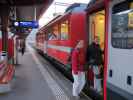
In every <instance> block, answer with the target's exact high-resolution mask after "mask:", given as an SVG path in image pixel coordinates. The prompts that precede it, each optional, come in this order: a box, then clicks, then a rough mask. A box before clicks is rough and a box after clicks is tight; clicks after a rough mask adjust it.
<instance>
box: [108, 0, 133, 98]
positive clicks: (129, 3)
mask: <svg viewBox="0 0 133 100" xmlns="http://www.w3.org/2000/svg"><path fill="white" fill-rule="evenodd" d="M109 4H110V5H109V36H108V37H109V42H108V48H109V49H108V53H109V54H108V67H107V68H108V80H107V83H108V84H107V86H108V88H110V89H111V90H113V91H115V92H117V93H119V94H121V95H122V96H124V97H126V98H127V99H128V100H132V99H133V0H113V1H111V2H110V3H109Z"/></svg>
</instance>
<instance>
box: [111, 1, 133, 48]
mask: <svg viewBox="0 0 133 100" xmlns="http://www.w3.org/2000/svg"><path fill="white" fill-rule="evenodd" d="M112 46H113V47H114V48H121V49H132V48H133V1H132V0H131V1H125V2H122V3H120V4H117V5H115V6H113V8H112Z"/></svg>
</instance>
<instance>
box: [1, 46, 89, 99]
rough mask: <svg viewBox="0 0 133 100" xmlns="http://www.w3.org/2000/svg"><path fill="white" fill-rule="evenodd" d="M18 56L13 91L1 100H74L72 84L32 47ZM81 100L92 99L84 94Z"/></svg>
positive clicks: (28, 47) (2, 96) (4, 95)
mask: <svg viewBox="0 0 133 100" xmlns="http://www.w3.org/2000/svg"><path fill="white" fill-rule="evenodd" d="M18 56H19V57H18V58H19V64H18V65H17V66H16V72H15V77H14V80H13V82H12V91H11V92H9V93H7V94H2V95H0V100H74V99H73V97H72V92H71V91H72V90H71V89H72V83H71V82H70V81H69V80H67V79H66V78H65V77H64V76H63V75H62V74H61V73H60V72H59V71H57V70H56V69H55V68H54V67H52V65H51V64H50V63H49V62H48V61H46V60H45V59H44V58H43V57H42V56H40V55H39V54H38V53H37V52H36V51H35V50H34V49H33V48H32V47H30V46H27V49H26V52H25V54H24V55H23V56H22V55H21V54H18ZM80 100H91V99H90V98H89V97H87V96H85V95H84V94H83V96H82V98H81V99H80Z"/></svg>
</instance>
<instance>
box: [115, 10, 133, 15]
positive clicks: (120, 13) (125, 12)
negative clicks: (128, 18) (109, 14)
mask: <svg viewBox="0 0 133 100" xmlns="http://www.w3.org/2000/svg"><path fill="white" fill-rule="evenodd" d="M131 11H133V10H132V9H130V10H126V11H122V12H119V13H117V14H116V15H122V14H127V13H129V12H131Z"/></svg>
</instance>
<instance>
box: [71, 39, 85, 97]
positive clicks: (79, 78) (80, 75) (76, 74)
mask: <svg viewBox="0 0 133 100" xmlns="http://www.w3.org/2000/svg"><path fill="white" fill-rule="evenodd" d="M83 47H84V41H83V40H80V41H78V43H77V45H76V47H75V48H74V49H73V51H72V75H73V79H74V82H73V91H72V92H73V97H74V98H75V99H79V98H80V93H81V91H82V89H83V88H84V85H85V72H84V68H83V67H84V65H83V63H82V61H80V59H79V58H80V54H81V53H82V52H81V49H82V48H83Z"/></svg>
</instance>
